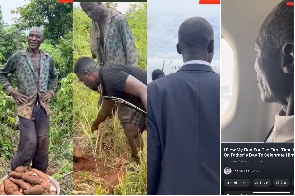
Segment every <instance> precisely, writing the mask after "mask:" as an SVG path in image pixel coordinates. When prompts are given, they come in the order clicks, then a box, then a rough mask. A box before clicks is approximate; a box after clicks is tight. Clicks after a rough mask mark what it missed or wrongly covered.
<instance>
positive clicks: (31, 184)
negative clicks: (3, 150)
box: [0, 166, 57, 195]
mask: <svg viewBox="0 0 295 196" xmlns="http://www.w3.org/2000/svg"><path fill="white" fill-rule="evenodd" d="M8 176H9V178H8V179H5V180H3V182H0V194H1V195H56V194H57V188H56V187H55V186H54V185H53V184H52V183H51V181H50V178H49V176H48V175H46V174H45V173H43V172H41V171H39V170H37V169H32V170H29V169H28V168H26V167H22V166H21V167H17V168H16V169H15V171H11V172H9V174H8Z"/></svg>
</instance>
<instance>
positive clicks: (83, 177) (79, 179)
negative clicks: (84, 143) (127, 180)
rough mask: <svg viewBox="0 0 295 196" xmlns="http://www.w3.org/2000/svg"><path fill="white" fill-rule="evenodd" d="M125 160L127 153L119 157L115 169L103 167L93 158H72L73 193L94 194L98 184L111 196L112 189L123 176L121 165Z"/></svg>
mask: <svg viewBox="0 0 295 196" xmlns="http://www.w3.org/2000/svg"><path fill="white" fill-rule="evenodd" d="M126 158H127V153H126V154H123V155H121V156H120V158H119V159H118V163H117V164H116V167H115V168H110V167H107V166H104V165H103V164H101V163H99V162H98V161H96V160H95V159H94V158H93V157H87V158H85V157H75V156H74V168H73V169H74V173H73V181H74V191H73V193H74V194H75V195H79V194H84V195H86V194H91V195H94V194H96V188H97V187H98V185H99V184H101V185H102V188H104V189H106V190H107V191H108V193H109V194H113V192H114V187H115V186H116V185H118V184H119V183H120V180H121V178H122V176H123V174H124V172H123V169H122V165H123V163H124V161H125V160H126Z"/></svg>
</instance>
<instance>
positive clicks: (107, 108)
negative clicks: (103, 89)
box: [91, 99, 115, 131]
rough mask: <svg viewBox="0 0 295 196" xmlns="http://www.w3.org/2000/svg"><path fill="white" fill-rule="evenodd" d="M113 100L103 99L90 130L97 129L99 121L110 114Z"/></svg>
mask: <svg viewBox="0 0 295 196" xmlns="http://www.w3.org/2000/svg"><path fill="white" fill-rule="evenodd" d="M114 104H115V101H112V100H106V99H103V101H102V106H101V110H99V112H98V114H97V117H96V119H95V121H94V122H93V124H92V127H91V131H95V130H97V128H98V126H99V125H100V123H102V122H104V121H105V120H106V119H107V117H108V116H109V115H110V114H111V112H112V109H113V107H114Z"/></svg>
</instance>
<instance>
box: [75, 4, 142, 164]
mask: <svg viewBox="0 0 295 196" xmlns="http://www.w3.org/2000/svg"><path fill="white" fill-rule="evenodd" d="M80 5H81V8H82V9H83V11H84V12H85V13H86V14H87V15H88V16H89V17H90V18H91V19H92V29H91V33H90V37H91V52H92V56H93V57H94V58H97V59H98V62H99V64H101V65H102V66H112V65H123V66H134V67H137V64H138V56H137V50H136V47H135V43H134V39H133V36H132V32H131V30H130V27H129V25H128V22H127V20H126V19H125V17H124V16H123V15H122V14H121V13H120V12H118V11H116V10H112V9H108V8H106V7H105V6H104V5H103V4H102V3H101V2H81V3H80ZM101 102H102V99H101V98H100V100H99V104H100V103H101ZM102 104H103V103H102ZM102 108H105V107H104V105H102ZM136 113H138V111H136V110H135V109H133V108H130V107H128V106H126V105H124V104H120V103H119V104H118V118H119V120H120V122H121V125H122V127H123V128H124V132H125V135H126V137H127V139H128V141H129V144H130V146H131V148H132V149H131V150H132V157H133V158H134V159H136V160H137V161H138V156H137V148H138V147H140V146H138V145H136V143H142V142H139V141H135V142H134V138H137V139H136V140H141V138H140V137H138V136H139V134H140V132H141V130H140V128H139V127H138V125H136V124H134V122H133V121H132V118H133V117H132V116H133V115H134V114H136ZM99 116H100V115H98V116H97V118H96V120H95V121H94V122H93V124H92V128H91V129H92V131H95V130H97V129H98V127H99V124H100V123H102V122H103V121H102V120H101V118H100V117H99Z"/></svg>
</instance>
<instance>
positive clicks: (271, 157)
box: [221, 143, 294, 195]
mask: <svg viewBox="0 0 295 196" xmlns="http://www.w3.org/2000/svg"><path fill="white" fill-rule="evenodd" d="M221 194H222V195H294V144H293V143H221Z"/></svg>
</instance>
